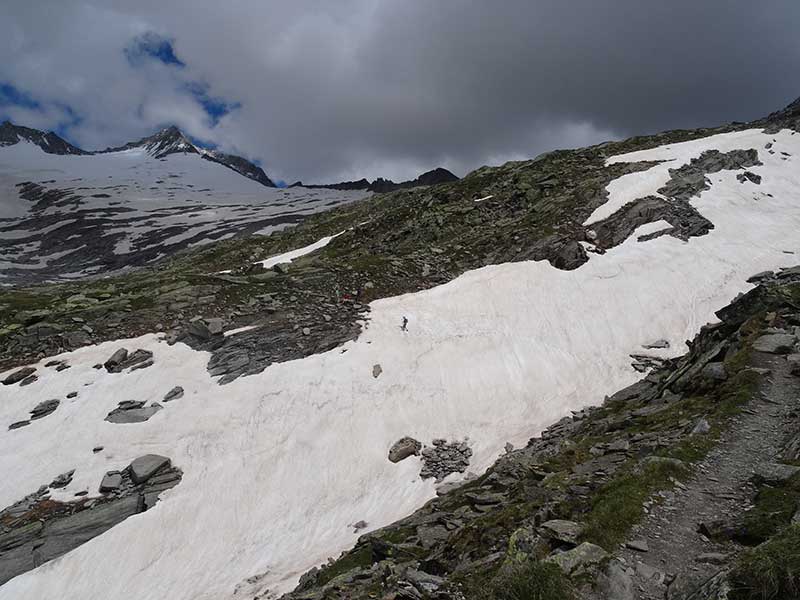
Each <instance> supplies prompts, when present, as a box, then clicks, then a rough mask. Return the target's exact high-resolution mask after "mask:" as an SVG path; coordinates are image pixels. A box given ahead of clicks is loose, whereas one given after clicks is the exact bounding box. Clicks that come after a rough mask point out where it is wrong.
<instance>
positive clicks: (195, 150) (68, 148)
mask: <svg viewBox="0 0 800 600" xmlns="http://www.w3.org/2000/svg"><path fill="white" fill-rule="evenodd" d="M21 140H27V141H29V142H31V143H33V144H36V145H37V146H39V147H40V148H41V149H42V150H44V151H45V152H47V153H48V154H74V155H81V156H91V155H96V154H109V153H113V152H124V151H125V150H131V149H133V148H143V149H144V150H145V151H146V152H147V153H148V154H149V155H150V156H152V157H153V158H156V159H161V158H164V157H166V156H169V155H170V154H178V153H181V154H197V155H199V156H201V157H202V158H205V159H206V160H209V161H211V162H215V163H218V164H221V165H223V166H225V167H228V168H229V169H231V170H233V171H236V172H237V173H239V174H240V175H243V176H245V177H247V178H248V179H252V180H253V181H257V182H258V183H260V184H262V185H264V186H267V187H275V184H274V183H273V181H272V180H271V179H270V178H269V177H268V176H267V174H266V173H265V172H264V170H263V169H262V168H261V167H259V166H257V165H255V164H254V163H252V162H250V161H249V160H247V159H246V158H242V157H241V156H236V155H234V154H226V153H224V152H219V151H216V150H207V149H205V148H202V147H199V146H197V145H195V144H194V143H193V142H192V141H191V140H190V139H189V138H188V137H187V136H186V135H185V134H184V133H183V132H182V131H181V130H180V129H178V128H177V127H175V126H174V125H172V126H170V127H166V128H165V129H162V130H161V131H159V132H157V133H154V134H153V135H150V136H147V137H144V138H142V139H140V140H137V141H134V142H129V143H127V144H125V145H123V146H118V147H114V148H106V149H105V150H96V151H87V150H82V149H81V148H78V147H76V146H73V145H72V144H70V143H68V142H66V141H64V140H63V139H61V138H60V137H58V136H57V135H56V134H55V133H53V132H52V131H50V132H47V133H45V132H43V131H39V130H38V129H31V128H29V127H22V126H19V125H14V124H13V123H11V122H10V121H6V122H4V123H3V124H2V125H0V147H2V146H12V145H14V144H16V143H18V142H19V141H21Z"/></svg>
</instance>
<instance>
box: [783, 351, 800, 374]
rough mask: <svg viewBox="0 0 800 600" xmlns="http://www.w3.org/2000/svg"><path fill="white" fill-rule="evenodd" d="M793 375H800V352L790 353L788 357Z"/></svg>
mask: <svg viewBox="0 0 800 600" xmlns="http://www.w3.org/2000/svg"><path fill="white" fill-rule="evenodd" d="M786 360H787V361H788V362H789V370H790V371H791V373H792V375H800V354H790V355H789V356H787V357H786Z"/></svg>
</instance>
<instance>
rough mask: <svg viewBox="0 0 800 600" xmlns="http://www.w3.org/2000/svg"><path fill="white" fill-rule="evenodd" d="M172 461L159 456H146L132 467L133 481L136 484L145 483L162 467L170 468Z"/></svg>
mask: <svg viewBox="0 0 800 600" xmlns="http://www.w3.org/2000/svg"><path fill="white" fill-rule="evenodd" d="M169 465H170V460H169V458H167V457H166V456H159V455H158V454H145V455H144V456H140V457H139V458H137V459H136V460H134V461H133V462H132V463H131V465H130V467H129V468H130V471H131V479H133V482H134V483H137V484H138V483H144V482H145V481H147V480H148V479H150V477H151V476H152V475H153V474H154V473H155V472H156V471H158V470H159V469H160V468H161V467H164V466H167V467H168V466H169Z"/></svg>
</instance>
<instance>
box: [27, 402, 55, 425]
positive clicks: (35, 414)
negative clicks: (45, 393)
mask: <svg viewBox="0 0 800 600" xmlns="http://www.w3.org/2000/svg"><path fill="white" fill-rule="evenodd" d="M59 404H61V401H60V400H55V399H54V400H45V401H44V402H40V403H39V404H37V405H36V406H35V407H34V408H33V410H32V411H31V420H32V421H33V420H35V419H41V418H42V417H46V416H47V415H49V414H50V413H52V412H53V411H55V409H57V408H58V405H59Z"/></svg>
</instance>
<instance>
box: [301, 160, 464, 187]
mask: <svg viewBox="0 0 800 600" xmlns="http://www.w3.org/2000/svg"><path fill="white" fill-rule="evenodd" d="M458 180H459V178H458V177H457V176H456V175H454V174H453V173H451V172H450V171H448V170H447V169H443V168H442V167H437V168H436V169H432V170H430V171H426V172H425V173H423V174H422V175H420V176H419V177H417V178H416V179H410V180H408V181H402V182H400V183H395V182H394V181H392V180H391V179H384V178H383V177H378V178H377V179H376V180H375V181H369V180H368V179H366V178H362V179H359V180H357V181H342V182H340V183H328V184H310V185H305V184H304V183H303V182H302V181H297V182H295V183H293V184H292V185H290V186H289V187H305V188H320V189H328V190H364V191H368V192H374V193H376V194H385V193H387V192H394V191H397V190H402V189H409V188H415V187H422V186H430V185H438V184H440V183H452V182H454V181H458Z"/></svg>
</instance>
